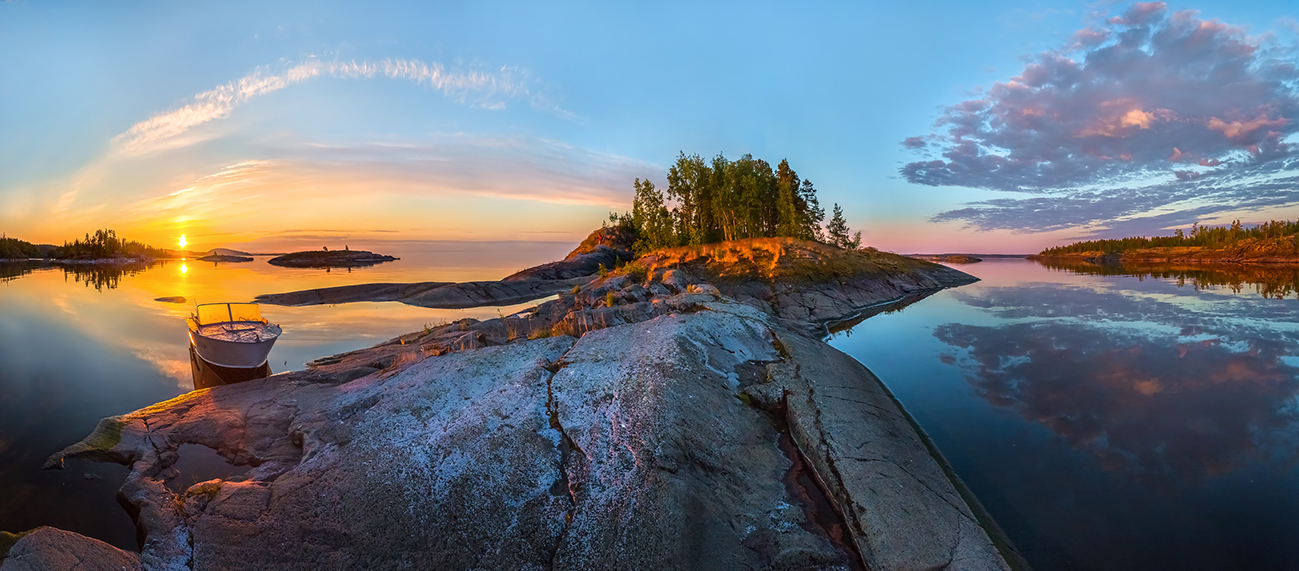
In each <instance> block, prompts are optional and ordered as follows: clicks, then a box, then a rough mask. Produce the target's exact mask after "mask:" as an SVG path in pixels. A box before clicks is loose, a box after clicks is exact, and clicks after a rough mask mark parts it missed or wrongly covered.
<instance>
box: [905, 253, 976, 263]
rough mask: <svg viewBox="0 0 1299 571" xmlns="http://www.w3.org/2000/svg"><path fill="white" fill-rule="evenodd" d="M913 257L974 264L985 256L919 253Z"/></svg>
mask: <svg viewBox="0 0 1299 571" xmlns="http://www.w3.org/2000/svg"><path fill="white" fill-rule="evenodd" d="M911 257H912V258H915V259H917V260H929V261H931V262H942V263H944V264H974V263H977V262H982V261H983V258H980V257H978V256H972V255H970V254H934V255H928V254H917V255H914V256H911Z"/></svg>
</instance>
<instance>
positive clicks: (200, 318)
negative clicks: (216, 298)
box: [194, 303, 267, 326]
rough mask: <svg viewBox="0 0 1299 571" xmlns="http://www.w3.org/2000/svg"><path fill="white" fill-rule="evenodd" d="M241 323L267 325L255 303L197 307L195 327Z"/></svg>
mask: <svg viewBox="0 0 1299 571" xmlns="http://www.w3.org/2000/svg"><path fill="white" fill-rule="evenodd" d="M239 322H251V323H266V322H267V321H266V319H265V318H263V317H262V312H261V310H260V309H259V308H258V307H257V304H255V303H204V304H200V305H198V306H196V307H195V311H194V324H195V325H198V326H203V325H212V324H216V323H239Z"/></svg>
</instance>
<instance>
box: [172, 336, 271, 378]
mask: <svg viewBox="0 0 1299 571" xmlns="http://www.w3.org/2000/svg"><path fill="white" fill-rule="evenodd" d="M275 339H276V337H272V338H270V339H266V340H263V341H258V342H254V343H247V342H235V341H223V340H221V339H213V338H211V337H204V336H202V335H197V334H195V333H194V332H193V331H190V332H189V342H190V345H192V346H193V347H194V349H195V350H196V351H198V355H199V356H200V357H202V358H203V360H204V361H207V362H209V363H212V364H213V365H220V366H222V367H233V368H240V369H248V368H252V367H260V366H262V365H263V364H265V363H266V357H267V356H269V355H270V354H271V347H273V346H274V345H275Z"/></svg>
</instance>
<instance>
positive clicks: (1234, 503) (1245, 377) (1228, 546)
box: [830, 260, 1299, 571]
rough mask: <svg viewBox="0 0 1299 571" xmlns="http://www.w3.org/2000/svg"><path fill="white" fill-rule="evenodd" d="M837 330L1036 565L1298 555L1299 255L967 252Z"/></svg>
mask: <svg viewBox="0 0 1299 571" xmlns="http://www.w3.org/2000/svg"><path fill="white" fill-rule="evenodd" d="M954 267H956V268H958V269H960V270H962V271H965V272H967V273H971V274H973V275H975V276H978V277H979V278H981V279H982V281H980V282H978V283H976V284H973V285H969V286H964V287H961V288H957V289H953V290H946V291H943V292H940V293H938V294H936V295H934V296H932V297H929V298H926V299H924V300H923V301H920V302H919V303H915V304H913V305H910V306H907V307H905V308H903V309H901V310H900V311H896V312H893V313H886V314H882V315H876V316H874V317H871V318H870V319H867V320H866V321H864V322H862V323H861V324H859V325H857V326H855V327H854V328H853V329H851V330H849V331H846V332H842V333H839V334H837V335H836V336H835V337H834V338H833V339H832V340H831V341H830V343H831V344H832V345H834V346H835V347H837V348H839V349H841V350H843V351H845V352H847V353H849V354H851V355H852V356H854V357H855V358H857V359H858V360H859V361H861V362H862V363H864V364H866V365H867V366H868V367H870V368H871V370H873V371H874V372H875V373H876V374H877V375H879V377H880V378H881V379H882V380H883V381H884V382H885V384H887V385H888V387H889V388H890V389H891V390H892V391H893V393H894V394H895V395H896V396H897V397H898V399H899V400H900V401H901V402H902V404H903V405H904V406H905V408H906V409H907V411H908V412H909V413H910V414H911V415H912V416H913V417H915V419H916V421H917V422H918V423H919V424H920V425H921V426H922V427H923V428H924V430H925V431H926V432H927V433H928V434H929V436H930V437H931V438H932V439H933V441H934V442H935V443H936V444H937V446H938V448H939V449H940V450H942V452H943V454H944V456H946V458H947V459H948V461H949V462H950V463H951V464H952V466H953V468H954V469H955V471H956V472H957V473H958V474H959V475H960V476H961V478H962V479H963V480H964V481H965V482H966V483H967V484H968V485H969V487H970V488H971V489H972V490H973V491H974V493H975V495H977V496H978V497H979V499H980V500H981V501H982V503H983V504H984V506H985V507H986V508H987V509H988V511H989V512H991V514H992V515H993V516H994V517H995V518H996V519H997V521H998V523H1000V524H1001V526H1002V528H1003V529H1004V530H1005V531H1006V532H1007V534H1008V535H1009V536H1010V537H1011V539H1012V540H1013V541H1014V542H1015V544H1016V545H1017V546H1018V547H1019V548H1020V550H1021V551H1022V552H1023V553H1024V554H1025V556H1026V557H1027V558H1028V560H1029V562H1030V563H1032V564H1033V566H1034V568H1035V569H1038V570H1039V571H1041V570H1050V569H1096V570H1101V569H1104V570H1116V569H1179V570H1187V569H1294V568H1296V561H1299V541H1296V540H1299V532H1297V531H1295V524H1294V522H1295V521H1299V470H1296V459H1299V453H1297V450H1296V446H1297V444H1299V439H1296V428H1299V414H1297V410H1296V396H1295V395H1296V392H1299V345H1297V344H1296V342H1297V341H1299V300H1296V299H1295V285H1296V284H1299V279H1296V275H1295V270H1294V269H1293V268H1273V269H1260V268H1258V267H1254V268H1245V269H1241V270H1239V271H1228V270H1206V269H1203V268H1196V267H1194V266H1190V267H1180V268H1178V267H1170V266H1146V267H1137V268H1123V269H1116V268H1104V269H1101V268H1094V267H1092V268H1088V267H1076V268H1066V267H1056V268H1051V267H1045V266H1043V265H1039V264H1038V263H1036V262H1032V261H1028V260H988V261H984V262H982V263H978V264H973V265H960V266H954Z"/></svg>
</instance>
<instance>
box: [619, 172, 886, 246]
mask: <svg viewBox="0 0 1299 571" xmlns="http://www.w3.org/2000/svg"><path fill="white" fill-rule="evenodd" d="M667 181H668V187H667V189H666V190H665V191H660V190H659V189H658V188H656V187H655V186H654V183H652V182H650V181H649V180H648V179H646V180H641V179H636V181H635V182H634V183H633V187H634V188H635V190H636V196H635V199H634V201H633V202H632V211H631V212H630V213H627V214H622V215H618V214H612V215H610V221H611V222H613V223H614V224H615V225H618V226H625V227H630V228H631V229H632V230H634V231H635V233H636V236H637V240H636V245H635V246H634V248H635V250H636V252H637V253H638V254H643V253H645V252H648V251H651V250H655V249H659V248H671V247H675V246H687V245H696V244H711V243H714V242H721V241H725V240H741V239H744V238H770V237H777V236H781V237H790V238H799V239H803V240H816V241H820V242H825V243H828V244H832V245H835V246H839V247H841V248H847V249H857V248H859V247H860V246H861V232H857V233H856V234H854V235H849V230H848V224H847V222H846V221H845V220H844V218H843V210H842V209H840V208H839V205H838V204H836V205H835V206H834V211H833V217H832V219H831V220H830V223H829V224H828V225H827V226H826V228H825V229H824V230H822V228H821V222H822V221H823V220H825V209H824V208H822V207H821V205H820V203H819V202H818V201H817V198H816V187H814V186H813V185H812V181H810V180H806V179H800V178H799V177H798V174H797V173H795V172H794V169H792V168H790V166H789V161H787V160H782V161H780V164H779V165H777V166H776V168H775V169H772V168H771V165H770V164H769V163H767V161H764V160H762V159H755V158H753V156H752V155H748V154H746V155H744V156H742V157H740V158H739V159H736V160H734V161H732V160H728V159H727V158H726V157H724V156H722V155H721V154H718V155H717V156H716V157H714V158H713V159H712V161H705V160H704V159H703V158H701V157H700V156H699V155H691V156H687V155H686V154H685V153H684V152H683V153H681V155H680V156H678V157H677V160H676V163H675V164H673V165H672V167H671V168H670V169H668V176H667Z"/></svg>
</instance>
